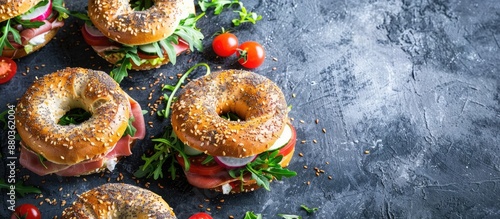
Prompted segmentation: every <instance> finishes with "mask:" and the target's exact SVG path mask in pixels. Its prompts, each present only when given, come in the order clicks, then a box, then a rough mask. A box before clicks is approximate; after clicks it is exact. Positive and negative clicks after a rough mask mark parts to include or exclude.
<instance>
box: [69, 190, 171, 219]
mask: <svg viewBox="0 0 500 219" xmlns="http://www.w3.org/2000/svg"><path fill="white" fill-rule="evenodd" d="M62 218H63V219H71V218H79V219H94V218H95V219H97V218H151V219H153V218H157V219H160V218H161V219H175V218H177V217H176V216H175V213H174V212H173V210H172V208H171V207H170V206H169V205H168V204H167V202H165V200H163V198H162V197H161V196H159V195H157V194H156V193H154V192H152V191H149V190H147V189H143V188H140V187H137V186H133V185H129V184H123V183H107V184H104V185H102V186H99V187H96V188H94V189H91V190H89V191H87V192H84V193H83V194H81V195H80V196H79V197H78V199H77V200H76V201H75V202H74V203H73V205H72V206H70V207H68V208H66V209H65V210H64V211H63V213H62Z"/></svg>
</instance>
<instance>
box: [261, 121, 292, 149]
mask: <svg viewBox="0 0 500 219" xmlns="http://www.w3.org/2000/svg"><path fill="white" fill-rule="evenodd" d="M291 138H292V128H290V125H288V124H286V126H285V129H283V132H282V133H281V135H280V137H279V138H278V139H277V140H276V141H275V142H274V144H273V145H272V146H271V147H270V148H269V149H267V150H268V151H273V150H276V149H280V148H282V147H283V146H285V145H286V144H287V143H288V142H289V141H290V139H291Z"/></svg>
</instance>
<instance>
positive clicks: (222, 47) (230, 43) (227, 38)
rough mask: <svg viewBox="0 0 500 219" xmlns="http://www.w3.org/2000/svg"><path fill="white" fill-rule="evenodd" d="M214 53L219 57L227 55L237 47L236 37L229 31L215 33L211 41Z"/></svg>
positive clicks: (232, 52)
mask: <svg viewBox="0 0 500 219" xmlns="http://www.w3.org/2000/svg"><path fill="white" fill-rule="evenodd" d="M212 48H213V49H214V52H215V54H217V55H218V56H220V57H229V56H231V55H232V54H234V53H235V52H236V50H237V49H238V38H237V37H236V36H235V35H234V34H232V33H229V32H225V33H222V34H219V35H217V36H216V37H215V38H214V41H212Z"/></svg>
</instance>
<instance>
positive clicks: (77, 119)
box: [57, 108, 92, 125]
mask: <svg viewBox="0 0 500 219" xmlns="http://www.w3.org/2000/svg"><path fill="white" fill-rule="evenodd" d="M91 116H92V114H90V112H87V111H86V110H84V109H82V108H74V109H71V110H70V111H68V112H67V113H66V114H64V116H62V117H61V118H60V119H59V121H58V122H57V124H59V125H69V124H80V123H82V122H84V121H86V120H88V119H89V118H90V117H91Z"/></svg>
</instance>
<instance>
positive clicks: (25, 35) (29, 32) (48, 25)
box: [19, 16, 64, 45]
mask: <svg viewBox="0 0 500 219" xmlns="http://www.w3.org/2000/svg"><path fill="white" fill-rule="evenodd" d="M55 17H56V16H54V18H53V19H51V20H50V21H48V20H44V21H43V22H44V24H43V25H42V26H40V27H38V28H28V29H24V30H22V31H20V32H19V34H20V35H21V42H22V44H23V45H26V44H27V43H28V42H29V41H30V40H31V39H33V38H34V37H36V36H38V35H41V34H44V33H47V32H49V31H50V30H52V29H55V28H59V27H62V26H64V22H63V21H59V20H57V19H56V18H55Z"/></svg>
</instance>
